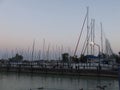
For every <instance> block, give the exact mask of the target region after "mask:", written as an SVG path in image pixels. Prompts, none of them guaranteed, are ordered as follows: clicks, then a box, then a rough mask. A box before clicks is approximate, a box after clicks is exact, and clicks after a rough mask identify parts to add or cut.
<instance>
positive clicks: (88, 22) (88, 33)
mask: <svg viewBox="0 0 120 90" xmlns="http://www.w3.org/2000/svg"><path fill="white" fill-rule="evenodd" d="M88 37H89V7H87V55H88V54H89V39H88Z"/></svg>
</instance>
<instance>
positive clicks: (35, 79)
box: [0, 72, 119, 90]
mask: <svg viewBox="0 0 120 90" xmlns="http://www.w3.org/2000/svg"><path fill="white" fill-rule="evenodd" d="M99 86H101V87H105V90H119V87H118V79H117V78H106V77H104V78H103V77H86V76H66V75H65V76H62V75H46V74H30V73H28V74H26V73H25V74H18V73H3V72H0V90H80V89H81V88H83V90H100V89H99Z"/></svg>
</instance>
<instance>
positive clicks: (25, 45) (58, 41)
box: [0, 0, 120, 56]
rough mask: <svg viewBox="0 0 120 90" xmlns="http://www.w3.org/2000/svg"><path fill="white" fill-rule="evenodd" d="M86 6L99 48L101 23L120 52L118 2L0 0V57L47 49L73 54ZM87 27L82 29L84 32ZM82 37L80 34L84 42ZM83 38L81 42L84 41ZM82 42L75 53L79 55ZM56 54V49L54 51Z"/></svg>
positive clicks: (108, 0)
mask: <svg viewBox="0 0 120 90" xmlns="http://www.w3.org/2000/svg"><path fill="white" fill-rule="evenodd" d="M86 7H89V22H90V20H91V19H95V32H96V38H95V41H96V43H98V44H99V45H100V22H102V25H103V31H104V33H105V36H106V37H107V38H108V40H109V42H110V44H111V47H112V50H113V52H115V53H118V52H119V51H120V47H119V46H120V42H119V38H120V11H119V10H120V0H0V54H1V56H2V55H3V53H5V52H12V50H16V49H19V50H28V49H30V50H32V44H33V40H35V50H41V51H42V48H43V42H44V40H45V45H46V47H45V49H46V50H47V48H48V46H49V47H51V50H53V49H55V48H60V47H63V48H64V50H65V51H68V52H71V53H73V52H74V49H75V47H76V43H77V40H78V36H79V33H80V30H81V27H82V24H83V20H84V17H85V15H86ZM85 32H86V28H85V29H84V33H85ZM84 36H85V34H83V39H84ZM83 39H82V40H83ZM81 48H82V42H81V43H80V44H79V47H78V51H77V53H78V54H79V53H80V50H81ZM54 51H55V50H54Z"/></svg>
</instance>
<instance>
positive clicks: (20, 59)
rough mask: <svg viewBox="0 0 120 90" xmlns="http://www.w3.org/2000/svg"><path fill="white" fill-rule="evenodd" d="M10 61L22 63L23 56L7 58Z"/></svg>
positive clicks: (17, 55)
mask: <svg viewBox="0 0 120 90" xmlns="http://www.w3.org/2000/svg"><path fill="white" fill-rule="evenodd" d="M9 60H10V61H22V60H23V56H22V55H19V54H18V53H17V54H16V55H15V56H14V57H12V58H9Z"/></svg>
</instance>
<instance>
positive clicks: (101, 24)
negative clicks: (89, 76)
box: [100, 23, 103, 54]
mask: <svg viewBox="0 0 120 90" xmlns="http://www.w3.org/2000/svg"><path fill="white" fill-rule="evenodd" d="M100 26H101V53H102V54H103V29H102V23H100Z"/></svg>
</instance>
